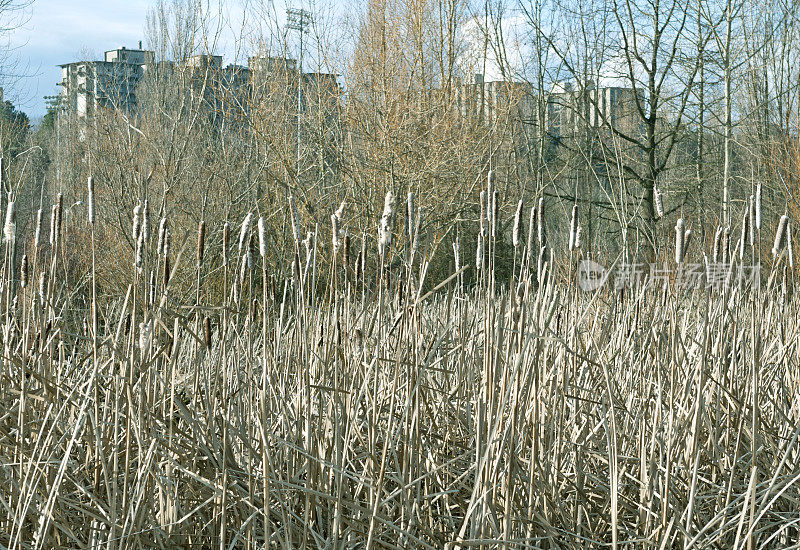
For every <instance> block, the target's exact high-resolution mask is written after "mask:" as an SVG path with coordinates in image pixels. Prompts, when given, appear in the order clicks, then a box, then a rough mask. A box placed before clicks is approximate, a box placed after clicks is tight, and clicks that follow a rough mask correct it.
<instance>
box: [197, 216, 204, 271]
mask: <svg viewBox="0 0 800 550" xmlns="http://www.w3.org/2000/svg"><path fill="white" fill-rule="evenodd" d="M205 250H206V222H205V221H203V220H200V223H198V224H197V269H200V267H202V265H203V254H204V252H205Z"/></svg>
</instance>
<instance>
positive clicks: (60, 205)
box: [55, 193, 64, 243]
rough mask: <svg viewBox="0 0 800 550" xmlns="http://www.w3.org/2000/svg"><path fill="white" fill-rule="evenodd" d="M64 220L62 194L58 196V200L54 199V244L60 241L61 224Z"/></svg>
mask: <svg viewBox="0 0 800 550" xmlns="http://www.w3.org/2000/svg"><path fill="white" fill-rule="evenodd" d="M63 219H64V195H63V194H62V193H59V194H58V198H57V199H56V224H55V226H56V234H55V242H56V243H58V242H59V240H60V239H61V223H62V220H63Z"/></svg>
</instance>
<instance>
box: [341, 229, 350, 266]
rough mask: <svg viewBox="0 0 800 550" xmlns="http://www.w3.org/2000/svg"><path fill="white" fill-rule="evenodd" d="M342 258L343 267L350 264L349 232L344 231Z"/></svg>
mask: <svg viewBox="0 0 800 550" xmlns="http://www.w3.org/2000/svg"><path fill="white" fill-rule="evenodd" d="M342 259H343V262H344V265H345V267H346V266H348V265H349V264H350V234H349V233H347V231H345V233H344V249H343V251H342Z"/></svg>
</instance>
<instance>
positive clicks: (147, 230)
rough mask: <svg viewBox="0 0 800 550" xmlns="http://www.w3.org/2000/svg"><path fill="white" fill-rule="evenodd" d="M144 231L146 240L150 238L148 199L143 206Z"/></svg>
mask: <svg viewBox="0 0 800 550" xmlns="http://www.w3.org/2000/svg"><path fill="white" fill-rule="evenodd" d="M142 233H144V240H145V242H147V241H149V240H150V203H149V202H148V201H147V199H145V200H144V206H143V207H142Z"/></svg>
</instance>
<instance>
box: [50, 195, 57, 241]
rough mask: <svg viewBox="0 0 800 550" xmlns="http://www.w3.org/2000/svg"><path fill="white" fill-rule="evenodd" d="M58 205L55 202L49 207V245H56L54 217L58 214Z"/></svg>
mask: <svg viewBox="0 0 800 550" xmlns="http://www.w3.org/2000/svg"><path fill="white" fill-rule="evenodd" d="M57 211H58V206H56V205H55V204H54V205H53V206H51V207H50V246H55V245H56V217H57V216H58V213H57Z"/></svg>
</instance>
